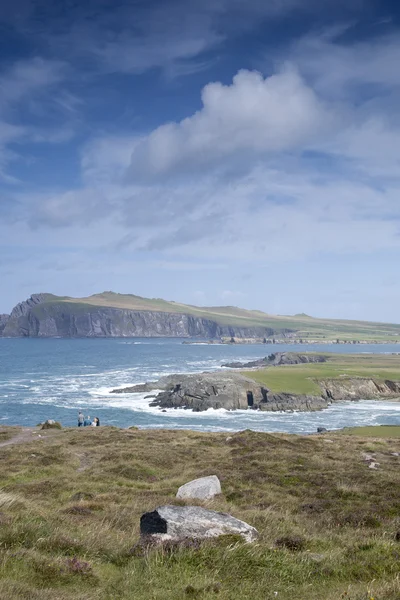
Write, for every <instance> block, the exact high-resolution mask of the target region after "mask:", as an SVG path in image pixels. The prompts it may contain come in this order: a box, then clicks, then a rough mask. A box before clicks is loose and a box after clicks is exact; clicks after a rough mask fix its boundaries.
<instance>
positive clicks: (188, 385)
mask: <svg viewBox="0 0 400 600" xmlns="http://www.w3.org/2000/svg"><path fill="white" fill-rule="evenodd" d="M138 387H139V386H131V387H128V388H124V389H122V390H121V389H117V390H113V392H112V393H130V392H133V393H135V392H137V391H138ZM144 387H145V388H146V390H162V391H161V392H159V393H158V395H157V396H156V398H154V400H152V401H151V402H150V406H157V407H159V408H161V409H166V408H184V409H189V410H193V411H194V412H201V411H204V410H207V409H209V408H214V409H218V408H225V409H226V410H235V409H242V410H243V409H248V408H250V409H253V410H257V409H258V410H267V411H293V410H298V411H313V410H321V409H322V408H327V407H328V406H329V404H330V401H329V400H328V399H326V398H322V397H318V396H304V395H296V394H285V393H279V394H278V393H272V392H270V390H268V389H267V388H266V387H263V386H260V384H258V383H257V382H256V381H254V380H253V379H251V378H249V377H245V376H243V375H241V374H240V373H237V372H232V371H231V372H228V371H223V372H221V371H219V372H217V373H198V374H193V375H168V376H167V377H162V378H161V379H159V380H158V381H155V382H152V383H148V384H144V385H140V390H143V388H144Z"/></svg>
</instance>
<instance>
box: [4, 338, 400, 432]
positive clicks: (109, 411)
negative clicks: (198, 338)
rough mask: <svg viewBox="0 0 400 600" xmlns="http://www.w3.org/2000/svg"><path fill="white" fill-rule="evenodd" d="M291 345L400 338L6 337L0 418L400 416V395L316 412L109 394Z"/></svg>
mask: <svg viewBox="0 0 400 600" xmlns="http://www.w3.org/2000/svg"><path fill="white" fill-rule="evenodd" d="M285 350H292V351H296V352H300V351H308V352H310V351H316V352H340V353H344V352H346V353H360V352H368V353H369V352H374V353H392V352H396V353H397V352H399V351H400V346H398V345H388V344H385V345H383V344H379V345H372V344H371V345H336V344H332V345H327V344H324V345H306V346H302V345H300V344H296V345H295V346H293V345H286V344H276V345H268V346H265V345H262V344H260V345H257V344H255V345H229V346H228V345H223V344H218V345H217V344H215V345H210V344H202V343H196V344H193V345H191V344H182V340H178V339H154V338H151V339H148V338H146V339H120V338H118V339H116V338H112V339H35V338H17V339H7V338H0V424H3V425H25V426H36V425H37V424H38V423H40V422H43V421H45V420H46V419H55V420H57V421H60V422H61V423H62V425H63V426H75V425H76V417H77V412H78V410H79V409H81V410H82V411H83V412H84V413H85V414H89V415H90V416H92V417H95V416H97V417H99V418H100V422H101V424H102V425H116V426H118V427H131V426H134V425H135V426H137V427H143V428H168V429H193V430H201V431H226V432H230V431H239V430H242V429H253V430H257V431H269V432H273V431H282V432H291V433H313V432H315V431H316V429H317V427H319V426H323V427H326V428H327V429H338V428H342V427H346V426H359V425H381V424H400V402H386V401H360V402H344V403H340V404H335V405H333V406H331V407H329V408H328V409H326V410H324V411H319V412H314V413H268V412H258V411H245V410H243V411H232V412H229V411H225V410H211V409H210V410H208V411H207V412H203V413H193V412H191V411H187V410H183V409H170V410H167V412H161V411H160V410H159V409H158V408H151V407H150V406H149V401H148V400H145V399H144V396H145V395H146V394H118V395H112V394H110V390H111V389H113V388H117V387H125V386H127V385H129V384H136V383H143V382H145V381H154V380H156V379H158V378H159V377H161V376H162V375H167V374H171V373H196V372H201V371H207V370H217V369H221V365H222V363H224V362H229V361H232V360H238V361H246V360H252V359H255V358H261V357H263V356H265V355H266V354H269V353H271V352H278V351H285Z"/></svg>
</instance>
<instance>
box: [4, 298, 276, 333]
mask: <svg viewBox="0 0 400 600" xmlns="http://www.w3.org/2000/svg"><path fill="white" fill-rule="evenodd" d="M47 300H48V296H46V295H45V294H44V295H42V294H37V295H35V296H31V298H29V300H27V301H26V302H22V303H20V304H18V305H17V306H16V307H15V308H14V310H13V311H12V313H11V315H10V317H9V318H7V319H4V327H3V331H2V333H1V326H0V335H3V336H7V337H182V338H185V337H204V338H210V339H211V338H218V337H235V338H251V337H266V336H270V335H273V334H274V330H273V329H270V328H268V327H230V326H221V325H219V324H218V323H216V322H215V321H213V320H210V319H204V318H199V317H194V316H191V315H185V314H179V313H168V312H155V311H136V310H126V309H119V308H108V307H104V308H103V307H98V306H90V305H87V304H78V303H72V302H58V303H57V302H48V301H47Z"/></svg>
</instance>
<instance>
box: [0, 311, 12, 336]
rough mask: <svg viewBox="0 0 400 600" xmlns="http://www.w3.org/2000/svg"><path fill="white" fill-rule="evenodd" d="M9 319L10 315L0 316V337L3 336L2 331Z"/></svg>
mask: <svg viewBox="0 0 400 600" xmlns="http://www.w3.org/2000/svg"><path fill="white" fill-rule="evenodd" d="M9 318H10V315H0V337H1V336H2V334H3V331H4V329H5V326H6V325H7V323H8V320H9Z"/></svg>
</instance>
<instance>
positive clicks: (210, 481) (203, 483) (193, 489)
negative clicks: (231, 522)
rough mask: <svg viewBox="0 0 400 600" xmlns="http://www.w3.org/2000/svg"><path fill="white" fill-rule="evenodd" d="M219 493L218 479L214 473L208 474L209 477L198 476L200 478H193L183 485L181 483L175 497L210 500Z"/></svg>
mask: <svg viewBox="0 0 400 600" xmlns="http://www.w3.org/2000/svg"><path fill="white" fill-rule="evenodd" d="M221 493H222V492H221V483H220V480H219V479H218V477H217V476H216V475H210V476H209V477H200V479H194V480H193V481H189V482H188V483H185V485H182V486H181V487H180V488H179V489H178V492H177V494H176V497H177V498H180V499H181V500H186V499H196V500H210V499H211V498H214V496H217V495H218V494H221Z"/></svg>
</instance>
